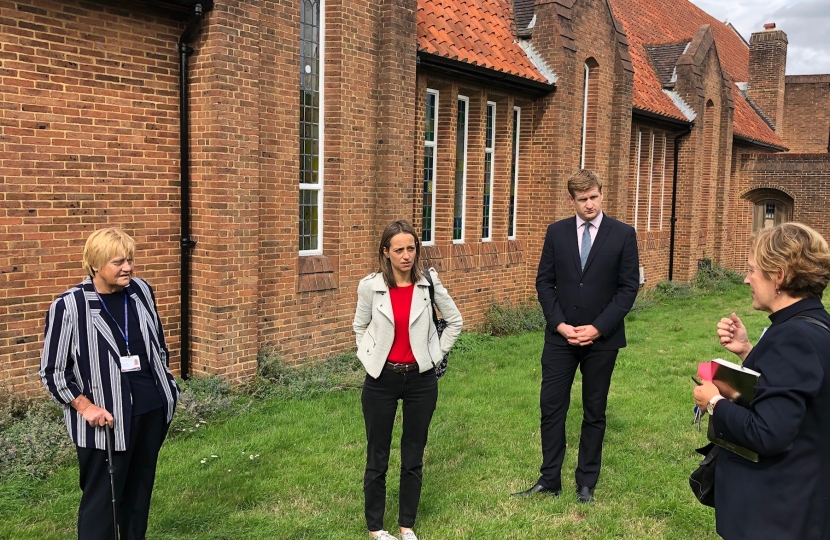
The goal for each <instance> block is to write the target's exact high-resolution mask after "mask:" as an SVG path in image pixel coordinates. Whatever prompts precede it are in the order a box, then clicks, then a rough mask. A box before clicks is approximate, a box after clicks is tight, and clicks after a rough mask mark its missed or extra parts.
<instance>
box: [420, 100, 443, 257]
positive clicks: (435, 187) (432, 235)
mask: <svg viewBox="0 0 830 540" xmlns="http://www.w3.org/2000/svg"><path fill="white" fill-rule="evenodd" d="M438 93H439V92H438V90H433V89H432V88H427V93H426V95H427V96H429V95H430V94H432V95H434V96H435V117H434V118H433V122H432V125H433V126H434V128H433V129H434V131H433V138H432V139H433V140H432V141H428V140H427V139H426V136H424V148H432V149H433V150H432V178H431V179H430V180H431V182H432V215H431V216H430V222H429V232H430V235H429V237H430V240H422V241H421V245H422V246H434V245H435V210H436V208H435V203H436V202H437V198H436V196H435V194H436V192H437V191H438V185H437V183H436V179H437V178H438V174H437V172H438ZM425 97H426V96H425ZM424 108H425V109H426V99H424ZM421 214H422V216H423V206H422V207H421ZM421 219H422V221H421V223H423V217H422V218H421ZM421 234H423V232H422V233H421Z"/></svg>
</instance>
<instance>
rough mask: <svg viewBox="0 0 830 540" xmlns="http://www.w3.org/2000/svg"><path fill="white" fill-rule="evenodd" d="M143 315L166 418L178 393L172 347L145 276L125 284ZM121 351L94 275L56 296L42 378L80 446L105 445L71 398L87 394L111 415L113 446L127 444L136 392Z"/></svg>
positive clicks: (146, 344)
mask: <svg viewBox="0 0 830 540" xmlns="http://www.w3.org/2000/svg"><path fill="white" fill-rule="evenodd" d="M126 292H127V295H128V297H129V298H130V300H131V301H132V302H133V307H134V308H135V311H136V313H138V316H139V318H140V321H139V324H140V326H141V333H142V334H143V337H144V347H145V349H146V350H147V356H148V359H149V361H150V370H151V372H152V374H153V378H154V379H155V381H156V386H157V387H158V388H159V390H160V392H161V394H162V395H163V396H164V397H165V400H164V401H165V411H166V419H167V423H168V424H169V423H170V421H171V420H172V419H173V410H174V409H175V407H176V400H177V398H178V395H179V390H178V387H177V386H176V381H175V380H174V379H173V375H172V374H171V373H170V370H169V368H168V354H169V353H168V351H167V345H166V344H165V342H164V332H163V330H162V327H161V319H160V318H159V315H158V313H157V312H156V299H155V296H154V295H153V291H152V289H151V288H150V286H149V285H148V284H147V282H145V281H143V280H141V279H137V278H133V279H132V280H131V281H130V284H129V285H128V286H127V288H126ZM120 356H121V355H120V352H119V351H118V345H117V344H116V342H115V337H114V336H113V334H112V330H111V329H110V327H109V325H108V324H107V322H106V321H105V320H104V318H103V316H102V315H101V301H100V300H98V296H97V295H96V294H95V288H94V287H93V285H92V280H91V279H90V278H86V279H85V280H84V281H83V282H82V283H80V284H79V285H77V286H75V287H73V288H71V289H69V290H68V291H66V292H65V293H63V294H62V295H60V296H59V297H58V299H57V300H55V301H54V302H53V303H52V305H51V307H50V308H49V313H48V314H47V315H46V333H45V337H44V343H43V355H42V356H41V359H40V372H39V374H40V378H41V380H42V381H43V385H44V386H45V387H46V389H47V390H48V391H49V393H50V394H51V396H52V399H54V400H55V401H56V402H57V403H59V404H60V405H63V415H64V419H65V421H66V427H67V430H68V431H69V436H70V437H71V438H72V442H73V443H75V444H76V445H77V446H80V447H82V448H98V449H99V450H105V449H106V446H105V433H104V428H93V427H90V425H89V424H88V423H87V422H86V421H85V420H84V419H83V416H81V415H80V414H78V412H77V411H76V410H75V409H73V408H72V407H71V406H70V405H69V402H70V401H72V400H74V399H75V398H76V397H78V396H79V395H81V394H83V395H85V396H86V397H87V398H89V400H90V401H92V403H94V404H95V405H97V406H99V407H102V408H104V409H106V410H107V411H109V413H110V414H111V415H112V416H113V419H114V424H113V435H114V449H115V450H118V451H122V450H126V449H127V441H129V440H130V419H131V418H132V414H131V409H132V398H131V396H130V391H129V388H130V386H129V380H128V379H127V376H126V374H124V373H122V372H121V364H120V361H119V358H120Z"/></svg>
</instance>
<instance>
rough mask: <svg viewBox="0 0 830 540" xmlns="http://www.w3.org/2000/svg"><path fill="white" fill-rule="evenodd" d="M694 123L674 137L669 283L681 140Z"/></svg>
mask: <svg viewBox="0 0 830 540" xmlns="http://www.w3.org/2000/svg"><path fill="white" fill-rule="evenodd" d="M694 127H695V124H694V122H692V123H690V124H689V126H688V129H687V130H686V131H683V132H680V133H678V134H677V135H675V136H674V174H672V183H671V219H670V222H671V236H670V238H671V239H670V240H669V281H672V278H673V277H674V234H675V230H676V223H677V161H678V157H677V156H678V154H679V153H680V139H682V138H683V137H686V136H687V135H690V134H691V133H692V130H693V129H694Z"/></svg>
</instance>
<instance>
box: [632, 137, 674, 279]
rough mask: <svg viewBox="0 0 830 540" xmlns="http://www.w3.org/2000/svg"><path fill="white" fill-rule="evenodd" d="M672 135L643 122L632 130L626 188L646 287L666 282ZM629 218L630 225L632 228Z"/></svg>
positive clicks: (672, 168)
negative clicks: (629, 189)
mask: <svg viewBox="0 0 830 540" xmlns="http://www.w3.org/2000/svg"><path fill="white" fill-rule="evenodd" d="M675 133H676V132H675V131H670V130H666V129H665V128H660V127H657V126H654V125H650V124H648V123H644V122H634V123H633V124H632V126H631V160H632V161H631V163H632V165H631V169H630V179H629V184H630V185H631V186H633V187H631V193H633V194H634V200H635V201H636V202H635V203H634V204H633V205H632V206H633V207H635V208H636V209H637V220H636V223H637V226H636V230H637V243H638V246H639V250H640V265H641V266H643V269H644V272H645V276H646V286H653V285H655V284H657V283H658V282H660V281H663V280H666V279H668V273H669V271H668V269H669V247H670V241H671V212H672V210H671V206H672V205H671V201H672V182H673V179H674V178H673V174H674V162H673V160H674V138H675V136H676V135H675ZM652 137H653V138H652ZM638 150H639V154H638ZM638 155H639V156H640V159H639V169H638V168H637V156H638ZM638 170H639V173H640V175H639V182H638V178H637V172H638ZM638 184H639V190H638V189H637V187H638ZM632 215H633V214H632V213H631V212H630V213H629V223H631V224H632V225H634V222H635V221H634V219H633V218H632V217H631V216H632Z"/></svg>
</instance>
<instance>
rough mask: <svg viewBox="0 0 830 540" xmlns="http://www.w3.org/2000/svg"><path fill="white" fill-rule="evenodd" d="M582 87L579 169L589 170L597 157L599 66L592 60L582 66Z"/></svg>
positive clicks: (594, 164)
mask: <svg viewBox="0 0 830 540" xmlns="http://www.w3.org/2000/svg"><path fill="white" fill-rule="evenodd" d="M583 72H584V77H585V79H584V81H583V86H582V141H581V143H580V149H581V150H580V158H579V167H580V168H581V169H590V168H592V167H595V166H596V157H597V144H596V143H597V105H598V101H599V64H597V61H596V60H594V59H593V58H589V59H588V60H586V61H585V65H584V66H583Z"/></svg>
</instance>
